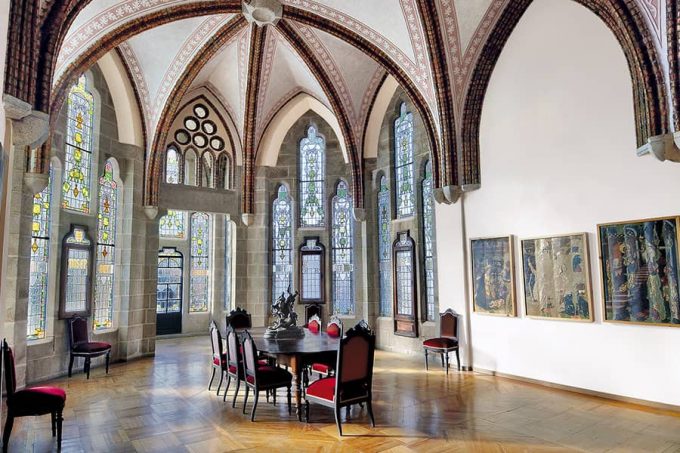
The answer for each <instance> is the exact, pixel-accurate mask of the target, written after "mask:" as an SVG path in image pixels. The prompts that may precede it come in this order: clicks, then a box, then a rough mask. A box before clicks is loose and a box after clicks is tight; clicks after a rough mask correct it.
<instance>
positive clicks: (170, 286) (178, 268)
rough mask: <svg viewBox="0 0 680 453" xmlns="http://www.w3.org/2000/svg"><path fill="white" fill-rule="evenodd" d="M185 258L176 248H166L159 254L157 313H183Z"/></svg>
mask: <svg viewBox="0 0 680 453" xmlns="http://www.w3.org/2000/svg"><path fill="white" fill-rule="evenodd" d="M183 261H184V258H183V257H182V254H181V253H180V252H178V251H177V250H176V249H175V248H164V249H163V250H161V252H160V253H159V254H158V283H157V286H156V313H180V312H181V311H182V269H183V265H184V264H183Z"/></svg>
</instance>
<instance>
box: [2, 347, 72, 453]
mask: <svg viewBox="0 0 680 453" xmlns="http://www.w3.org/2000/svg"><path fill="white" fill-rule="evenodd" d="M2 362H3V363H4V368H5V370H4V371H5V385H6V387H5V388H6V390H7V421H6V422H5V431H4V433H3V435H2V451H3V453H7V450H8V449H9V436H10V435H11V434H12V426H13V425H14V419H15V418H16V417H26V416H35V415H46V414H51V415H52V437H54V436H57V450H58V451H61V423H62V421H63V417H62V412H63V411H64V405H65V404H66V392H65V391H64V390H62V389H60V388H59V387H46V386H44V387H43V386H41V387H29V388H25V389H23V390H19V391H17V382H16V373H15V371H14V354H13V353H12V350H11V349H10V347H9V345H7V341H6V340H3V341H2Z"/></svg>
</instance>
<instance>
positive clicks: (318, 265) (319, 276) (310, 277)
mask: <svg viewBox="0 0 680 453" xmlns="http://www.w3.org/2000/svg"><path fill="white" fill-rule="evenodd" d="M324 261H325V260H324V247H323V245H321V244H320V243H319V238H305V242H304V243H303V244H302V247H300V280H301V281H300V288H301V289H300V301H301V302H323V301H324V292H325V291H324V286H325V285H324V278H323V274H324V272H323V267H324Z"/></svg>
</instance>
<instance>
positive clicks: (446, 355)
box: [444, 352, 449, 374]
mask: <svg viewBox="0 0 680 453" xmlns="http://www.w3.org/2000/svg"><path fill="white" fill-rule="evenodd" d="M444 356H445V357H446V374H449V353H448V352H445V353H444Z"/></svg>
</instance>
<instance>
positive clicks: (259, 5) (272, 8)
mask: <svg viewBox="0 0 680 453" xmlns="http://www.w3.org/2000/svg"><path fill="white" fill-rule="evenodd" d="M241 11H242V12H243V16H244V17H245V18H246V20H247V21H248V22H249V23H251V24H256V25H257V26H259V27H264V26H265V25H276V23H277V22H278V21H279V19H281V17H282V16H283V6H282V5H281V2H280V1H279V0H250V1H246V0H244V1H243V3H242V5H241Z"/></svg>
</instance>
